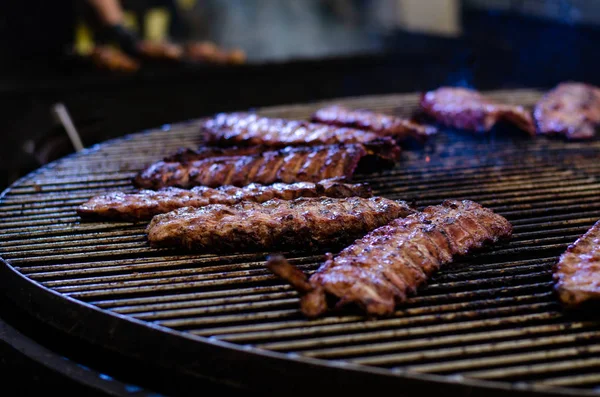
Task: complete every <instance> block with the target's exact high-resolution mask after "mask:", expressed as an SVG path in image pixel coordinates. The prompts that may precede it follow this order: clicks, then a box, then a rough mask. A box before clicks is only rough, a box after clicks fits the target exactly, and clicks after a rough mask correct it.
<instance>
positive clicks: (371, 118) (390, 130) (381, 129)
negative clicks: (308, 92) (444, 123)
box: [311, 105, 437, 143]
mask: <svg viewBox="0 0 600 397" xmlns="http://www.w3.org/2000/svg"><path fill="white" fill-rule="evenodd" d="M311 120H312V121H314V122H318V123H323V124H330V125H336V126H340V127H350V128H358V129H362V130H367V131H373V132H374V133H376V134H377V135H380V136H390V137H392V138H394V139H395V140H397V141H399V142H402V141H406V140H407V139H408V138H411V139H414V140H415V141H417V142H421V143H422V142H425V141H427V139H428V138H429V137H430V136H431V135H434V134H436V133H437V130H436V129H435V128H433V127H429V126H424V125H421V124H417V123H415V122H413V121H410V120H407V119H403V118H400V117H396V116H391V115H387V114H382V113H375V112H371V111H369V110H362V109H360V110H352V109H348V108H346V107H343V106H339V105H333V106H329V107H326V108H322V109H319V110H317V111H316V112H315V113H314V114H313V115H312V118H311Z"/></svg>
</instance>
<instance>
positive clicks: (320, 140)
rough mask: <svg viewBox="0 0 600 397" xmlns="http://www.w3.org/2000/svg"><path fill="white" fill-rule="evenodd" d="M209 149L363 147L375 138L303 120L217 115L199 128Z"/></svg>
mask: <svg viewBox="0 0 600 397" xmlns="http://www.w3.org/2000/svg"><path fill="white" fill-rule="evenodd" d="M200 129H201V131H202V132H203V133H204V134H205V135H206V137H207V141H208V143H209V144H213V145H223V146H229V145H248V146H253V145H263V146H270V147H285V146H307V145H308V146H310V145H331V144H336V143H366V142H370V141H373V140H375V139H377V138H378V136H379V135H378V134H374V133H372V132H368V131H362V130H357V129H352V128H339V127H333V126H330V125H327V124H316V123H310V122H308V121H304V120H286V119H276V118H269V117H261V116H258V115H257V114H253V113H220V114H217V115H216V116H215V117H214V118H212V119H209V120H207V121H205V122H203V123H202V124H201V127H200Z"/></svg>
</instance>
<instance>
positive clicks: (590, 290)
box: [554, 221, 600, 307]
mask: <svg viewBox="0 0 600 397" xmlns="http://www.w3.org/2000/svg"><path fill="white" fill-rule="evenodd" d="M554 281H555V286H554V287H555V289H556V291H557V292H558V296H559V298H560V300H561V302H562V303H563V304H564V305H565V306H568V307H576V306H580V305H581V304H582V303H584V302H587V301H592V300H598V299H600V221H598V222H596V224H595V225H594V226H592V228H591V229H590V230H588V231H587V232H586V233H585V234H584V235H583V236H581V237H580V238H579V239H578V240H577V241H575V242H574V243H573V244H571V245H570V246H569V248H567V251H566V252H565V253H564V254H562V255H561V257H560V260H559V261H558V263H557V264H556V266H555V267H554Z"/></svg>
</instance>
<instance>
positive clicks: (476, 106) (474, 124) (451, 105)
mask: <svg viewBox="0 0 600 397" xmlns="http://www.w3.org/2000/svg"><path fill="white" fill-rule="evenodd" d="M420 105H421V109H422V110H423V111H424V112H425V113H426V114H428V115H429V116H432V117H433V118H435V119H436V120H437V121H438V122H440V123H441V124H444V125H446V126H449V127H454V128H460V129H464V130H470V131H476V132H486V131H489V130H491V129H492V127H493V126H494V125H496V123H498V122H499V121H505V122H508V123H510V124H513V125H515V126H516V127H518V128H520V129H521V130H523V131H526V132H527V133H529V134H530V135H531V136H534V135H535V124H534V122H533V118H532V117H531V115H530V114H529V112H527V111H526V110H525V109H524V108H523V107H521V106H512V105H505V104H500V103H496V102H493V101H492V100H490V99H488V98H486V97H485V96H483V95H481V94H480V93H478V92H477V91H474V90H469V89H466V88H455V87H441V88H438V89H437V90H434V91H430V92H427V93H426V94H424V95H423V96H422V97H421V104H420Z"/></svg>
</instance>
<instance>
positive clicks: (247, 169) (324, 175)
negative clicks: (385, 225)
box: [134, 139, 400, 189]
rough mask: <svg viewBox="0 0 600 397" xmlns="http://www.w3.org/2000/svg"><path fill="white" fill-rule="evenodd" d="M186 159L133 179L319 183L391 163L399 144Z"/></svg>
mask: <svg viewBox="0 0 600 397" xmlns="http://www.w3.org/2000/svg"><path fill="white" fill-rule="evenodd" d="M186 158H187V159H188V161H187V162H171V161H159V162H157V163H154V164H152V165H151V166H150V167H148V168H147V169H145V170H144V171H142V172H140V173H139V174H138V175H137V176H136V178H135V179H134V184H135V185H136V186H138V187H140V188H146V189H160V188H163V187H167V186H176V187H181V188H191V187H193V186H200V185H202V186H208V187H218V186H224V185H233V186H246V185H249V184H250V183H260V184H263V185H270V184H273V183H276V182H283V183H295V182H318V181H321V180H324V179H331V178H338V177H344V178H348V179H350V178H351V177H352V175H353V174H354V172H355V171H357V169H360V168H363V169H368V168H370V167H372V166H373V165H374V164H378V165H382V166H389V165H392V164H394V163H395V162H396V161H398V160H399V158H400V148H399V147H398V146H396V145H395V144H394V143H393V142H391V141H390V140H385V139H383V140H379V141H376V142H371V143H369V144H368V145H362V144H349V145H325V146H303V147H287V148H284V149H278V150H272V151H266V152H262V153H255V154H245V155H239V156H217V157H207V158H202V159H200V160H192V158H193V154H190V153H188V154H186Z"/></svg>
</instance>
